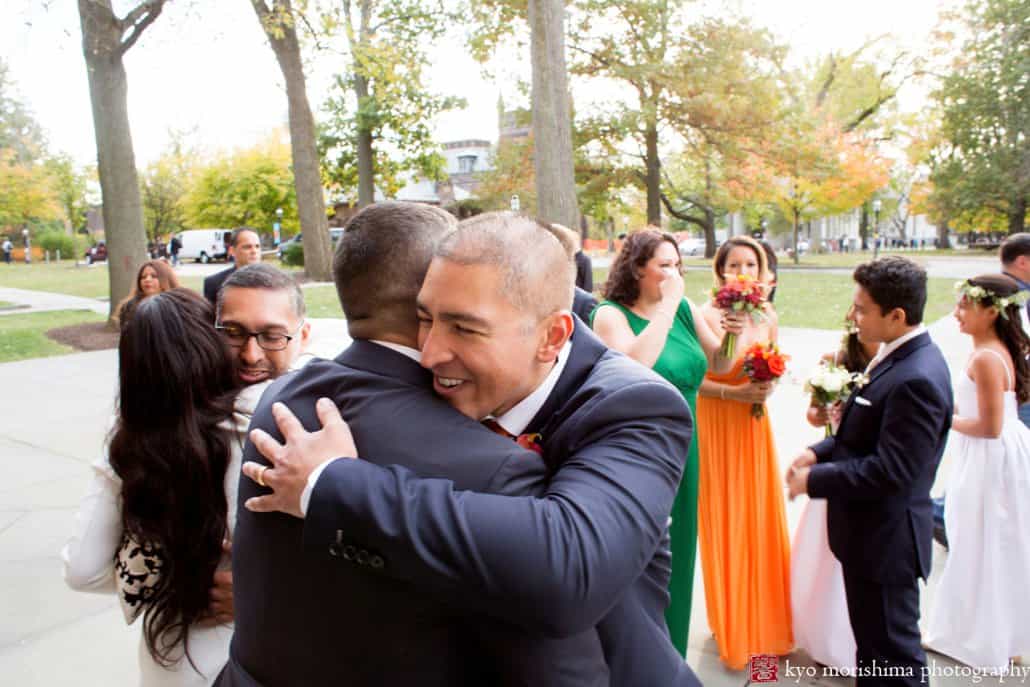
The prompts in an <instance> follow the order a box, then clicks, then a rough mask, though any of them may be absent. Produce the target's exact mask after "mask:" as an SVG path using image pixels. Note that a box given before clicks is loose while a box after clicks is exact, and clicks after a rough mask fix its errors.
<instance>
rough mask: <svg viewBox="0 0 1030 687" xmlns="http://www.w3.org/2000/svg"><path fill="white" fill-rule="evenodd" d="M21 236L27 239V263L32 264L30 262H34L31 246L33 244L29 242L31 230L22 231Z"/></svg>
mask: <svg viewBox="0 0 1030 687" xmlns="http://www.w3.org/2000/svg"><path fill="white" fill-rule="evenodd" d="M21 235H22V238H23V239H25V262H26V263H30V262H32V250H31V248H32V245H31V242H30V241H29V230H28V229H22V230H21Z"/></svg>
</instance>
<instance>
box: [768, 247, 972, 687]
mask: <svg viewBox="0 0 1030 687" xmlns="http://www.w3.org/2000/svg"><path fill="white" fill-rule="evenodd" d="M854 279H855V282H856V284H857V287H856V289H855V298H854V304H853V305H852V311H851V312H852V314H851V315H850V317H851V319H852V320H853V321H854V323H855V325H856V326H857V328H858V338H859V340H860V341H862V342H863V343H877V342H879V343H881V344H882V345H881V348H880V351H879V353H877V355H876V356H875V357H874V358H873V360H872V362H870V363H869V367H868V368H867V374H868V376H869V381H868V382H867V383H866V384H865V385H864V386H863V387H862V388H860V389H858V390H856V391H855V392H854V393H853V394H852V395H851V398H850V399H849V400H848V402H847V404H846V405H845V407H844V411H843V415H842V417H841V423H840V428H839V429H838V430H837V434H836V436H833V437H830V438H828V439H825V440H824V441H821V442H819V443H818V444H815V445H814V446H811V447H809V448H808V449H806V450H805V451H804V452H803V453H802V454H801V455H800V456H799V457H798V458H797V459H796V460H795V461H794V463H793V464H792V465H791V468H790V470H789V471H788V473H787V484H788V487H789V489H790V496H791V498H793V497H794V496H796V495H797V494H802V493H807V494H808V495H809V496H811V497H812V498H825V499H827V507H828V510H827V530H828V534H829V539H830V549H831V550H832V551H833V553H834V555H835V556H836V557H837V559H838V560H840V562H841V567H842V568H843V571H844V588H845V592H846V594H847V600H848V614H849V616H850V619H851V627H852V629H853V630H854V633H855V640H856V642H857V645H858V651H857V657H856V667H857V670H858V674H857V677H858V684H859V685H863V686H864V685H879V684H891V685H896V684H907V685H919V684H920V683H921V678H923V677H925V676H924V674H923V669H924V668H925V667H926V655H925V654H924V653H923V649H922V647H921V644H920V635H919V625H918V623H919V586H918V579H919V578H922V579H924V580H925V579H926V577H927V576H928V575H929V573H930V556H931V546H932V532H933V509H932V505H931V501H930V487H931V486H932V485H933V481H934V476H935V475H936V473H937V466H938V464H939V463H940V459H941V454H942V453H943V452H944V444H945V441H946V439H947V435H948V430H949V429H950V427H951V417H952V410H953V406H952V394H951V377H950V375H949V373H948V366H947V364H946V363H945V361H944V357H943V356H942V355H941V352H940V349H938V348H937V345H936V344H934V343H933V342H932V341H931V340H930V335H929V334H928V333H927V332H926V328H925V327H924V326H923V325H922V320H923V308H924V306H925V305H926V272H925V271H924V270H923V269H922V268H921V267H919V266H918V265H917V264H915V263H914V262H912V261H911V260H907V259H905V258H900V257H886V258H881V259H879V260H876V261H874V262H870V263H865V264H863V265H859V266H858V268H857V269H856V270H855V274H854Z"/></svg>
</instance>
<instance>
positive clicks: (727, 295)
mask: <svg viewBox="0 0 1030 687" xmlns="http://www.w3.org/2000/svg"><path fill="white" fill-rule="evenodd" d="M766 288H767V287H766V286H765V285H764V284H762V283H761V282H759V281H757V280H755V279H754V278H752V277H750V276H748V275H746V274H726V275H723V285H722V286H717V287H714V288H713V289H712V302H713V303H714V304H715V307H717V308H719V309H720V310H733V311H736V312H745V313H747V314H749V315H750V316H751V321H752V322H755V323H756V324H757V323H758V322H759V321H761V319H762V318H763V317H764V316H763V315H762V308H763V307H764V306H765V301H766V297H765V294H766ZM736 353H737V337H736V335H735V334H730V333H727V334H726V339H725V340H724V341H723V345H722V351H721V355H722V357H723V358H726V359H729V360H732V359H733V357H734V356H735V355H736Z"/></svg>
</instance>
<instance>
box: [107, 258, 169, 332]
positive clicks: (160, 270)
mask: <svg viewBox="0 0 1030 687" xmlns="http://www.w3.org/2000/svg"><path fill="white" fill-rule="evenodd" d="M177 288H179V277H178V276H176V274H175V270H173V269H172V266H171V265H169V264H168V263H167V262H165V261H164V260H147V261H146V262H144V263H143V264H142V265H140V267H139V271H137V272H136V282H135V283H134V284H133V287H132V292H131V293H130V294H129V295H128V297H127V298H126V299H125V300H124V301H122V302H121V303H120V304H119V305H118V310H117V316H118V322H119V324H120V325H121V326H122V327H125V325H126V323H127V322H128V321H129V319H130V318H131V317H132V313H133V312H134V311H135V310H136V306H138V305H139V304H140V301H142V300H143V299H144V298H150V297H151V296H156V295H157V294H159V293H164V292H165V291H170V290H172V289H177Z"/></svg>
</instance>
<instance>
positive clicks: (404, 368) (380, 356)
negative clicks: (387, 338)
mask: <svg viewBox="0 0 1030 687" xmlns="http://www.w3.org/2000/svg"><path fill="white" fill-rule="evenodd" d="M336 362H337V363H339V364H341V365H345V366H347V367H350V368H354V369H355V370H364V371H365V372H371V373H373V374H377V375H380V376H383V377H395V378H397V379H401V380H403V381H404V382H407V383H408V384H411V385H412V386H419V387H427V386H432V383H433V374H432V373H431V372H430V371H429V370H427V369H425V368H424V367H422V366H421V365H419V364H418V363H416V362H415V361H414V360H412V359H411V358H409V357H408V356H406V355H404V354H402V353H398V352H397V351H395V350H393V349H390V348H387V347H386V346H380V345H379V344H375V343H372V342H371V341H367V340H365V339H355V340H354V341H353V342H352V343H351V345H350V346H348V347H347V348H345V349H344V351H343V352H342V353H340V355H338V356H336Z"/></svg>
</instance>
